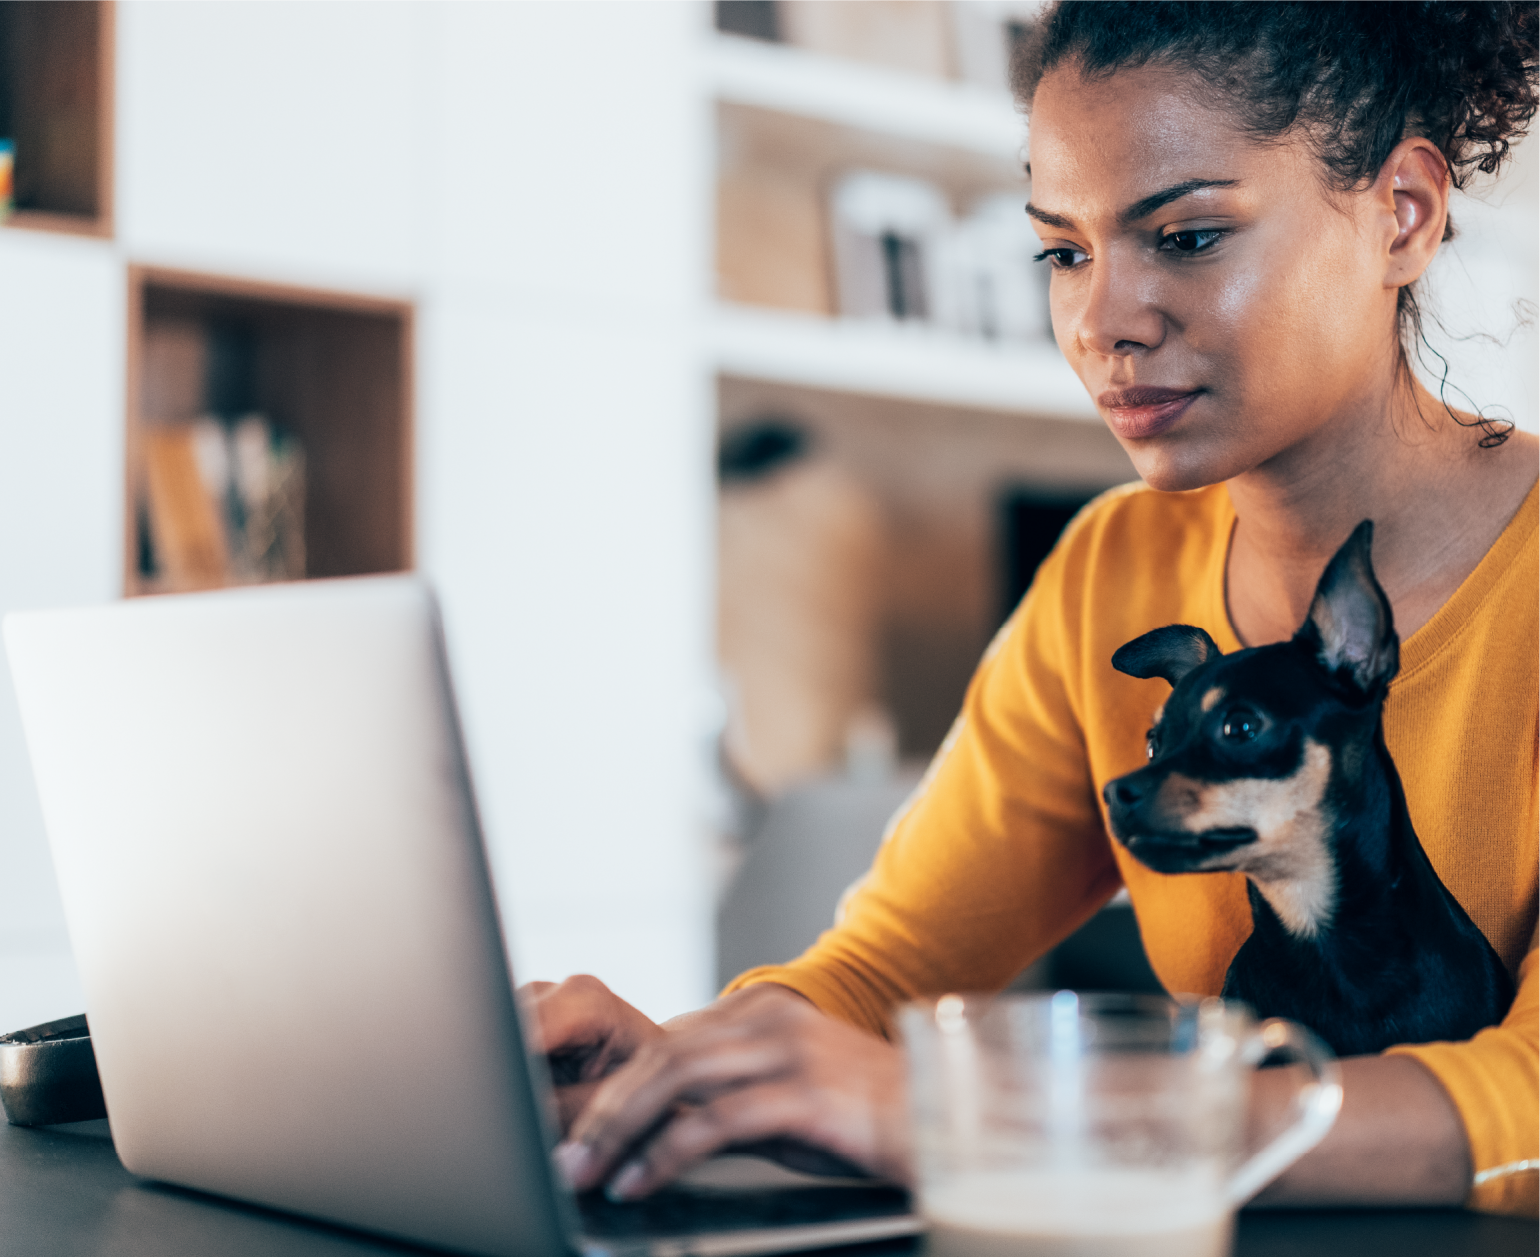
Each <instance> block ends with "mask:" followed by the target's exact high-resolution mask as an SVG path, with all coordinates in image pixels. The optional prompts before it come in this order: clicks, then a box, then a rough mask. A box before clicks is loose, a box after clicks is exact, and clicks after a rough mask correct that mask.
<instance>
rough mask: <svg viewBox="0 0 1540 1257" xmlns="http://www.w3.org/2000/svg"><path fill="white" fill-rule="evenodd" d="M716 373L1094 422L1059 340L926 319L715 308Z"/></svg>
mask: <svg viewBox="0 0 1540 1257" xmlns="http://www.w3.org/2000/svg"><path fill="white" fill-rule="evenodd" d="M708 344H709V352H710V354H711V357H712V361H713V364H714V366H715V368H716V370H717V372H718V374H720V375H725V376H738V377H743V378H746V379H754V380H769V381H775V382H778V383H784V384H796V385H801V386H804V387H807V388H818V389H828V390H833V391H836V392H842V393H857V394H864V395H869V396H874V397H887V398H897V399H906V400H911V401H916V402H929V403H932V404H936V405H943V406H962V407H971V408H974V409H981V410H997V411H1009V412H1013V413H1018V414H1030V415H1042V416H1048V417H1052V418H1059V419H1070V420H1080V421H1085V422H1088V423H1100V422H1101V419H1100V416H1099V415H1098V414H1097V411H1096V407H1095V405H1093V404H1092V402H1091V399H1090V397H1089V396H1087V394H1086V391H1085V388H1084V387H1083V386H1082V385H1081V383H1080V380H1079V378H1078V377H1077V376H1076V375H1075V373H1074V371H1073V370H1071V369H1070V366H1069V364H1068V363H1066V362H1065V361H1064V358H1063V357H1062V355H1061V354H1060V353H1059V350H1058V347H1057V346H1056V345H1052V344H1048V343H1044V344H1042V345H1029V344H1019V343H1018V344H1006V343H1001V342H992V341H981V340H978V339H975V338H972V337H967V336H963V335H961V334H959V333H955V332H948V331H945V330H942V329H939V328H934V327H929V326H926V325H923V324H914V323H907V324H897V323H885V322H879V321H875V320H873V321H870V322H868V321H865V320H854V319H827V318H818V317H816V316H810V315H799V314H789V313H783V312H780V311H769V310H761V309H756V308H750V307H745V306H733V305H727V304H719V305H718V306H717V307H716V309H715V311H714V313H713V315H712V318H711V320H710V324H709V329H708Z"/></svg>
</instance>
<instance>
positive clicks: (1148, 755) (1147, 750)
mask: <svg viewBox="0 0 1540 1257" xmlns="http://www.w3.org/2000/svg"><path fill="white" fill-rule="evenodd" d="M1159 750H1160V747H1159V745H1158V744H1157V743H1156V741H1155V730H1153V729H1151V730H1150V731H1149V732H1148V733H1147V734H1145V735H1144V758H1145V759H1154V758H1155V756H1156V754H1157V753H1158V752H1159Z"/></svg>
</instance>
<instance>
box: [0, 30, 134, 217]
mask: <svg viewBox="0 0 1540 1257" xmlns="http://www.w3.org/2000/svg"><path fill="white" fill-rule="evenodd" d="M113 25H114V11H113V5H112V3H111V0H68V2H67V3H61V2H60V0H5V2H4V3H0V139H8V140H10V141H12V142H13V143H14V144H15V148H16V153H15V172H14V187H15V212H14V213H13V214H12V215H11V216H10V217H9V218H7V219H5V220H3V221H4V224H5V225H6V226H10V227H30V228H34V229H39V230H45V231H67V232H75V233H79V234H83V235H93V236H110V235H111V234H112V149H113V109H112V101H113Z"/></svg>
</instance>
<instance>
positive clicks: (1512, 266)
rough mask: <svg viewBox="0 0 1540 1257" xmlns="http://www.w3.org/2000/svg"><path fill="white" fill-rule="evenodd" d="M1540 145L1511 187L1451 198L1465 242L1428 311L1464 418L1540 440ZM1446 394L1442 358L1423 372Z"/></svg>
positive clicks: (1477, 188) (1505, 180) (1452, 399)
mask: <svg viewBox="0 0 1540 1257" xmlns="http://www.w3.org/2000/svg"><path fill="white" fill-rule="evenodd" d="M1537 211H1540V142H1536V141H1535V140H1533V139H1530V140H1526V141H1524V142H1523V143H1522V144H1520V145H1519V146H1518V148H1517V149H1516V150H1515V152H1514V156H1513V160H1512V162H1511V163H1510V164H1509V165H1508V166H1507V167H1506V168H1505V169H1504V171H1503V174H1502V178H1501V179H1500V180H1499V181H1497V182H1495V183H1494V182H1493V181H1492V180H1491V179H1482V180H1479V181H1478V182H1476V183H1474V184H1473V185H1472V186H1471V188H1470V189H1469V190H1468V191H1466V192H1456V193H1455V194H1454V195H1453V197H1452V198H1451V203H1450V214H1451V216H1452V217H1453V218H1454V222H1455V228H1456V236H1455V239H1454V240H1452V241H1451V242H1450V243H1448V244H1446V245H1444V246H1443V248H1441V249H1440V250H1439V256H1438V257H1437V258H1435V259H1434V262H1433V265H1432V266H1431V267H1429V269H1428V274H1427V277H1426V279H1425V281H1424V287H1425V289H1426V292H1427V297H1426V299H1425V300H1424V301H1423V306H1424V308H1425V310H1426V311H1427V312H1428V314H1429V315H1430V316H1431V317H1429V318H1428V319H1427V320H1426V328H1427V333H1428V341H1429V344H1430V345H1431V346H1432V348H1433V349H1435V350H1437V351H1438V352H1439V353H1440V354H1443V355H1444V357H1445V358H1446V359H1447V360H1448V363H1449V387H1448V389H1447V390H1446V396H1447V399H1448V401H1449V403H1450V404H1451V405H1452V406H1454V407H1455V408H1456V409H1464V410H1470V409H1474V408H1479V409H1481V410H1482V411H1483V412H1484V413H1489V414H1492V415H1494V416H1496V415H1505V416H1507V417H1509V418H1511V419H1513V420H1514V421H1515V422H1516V423H1517V424H1518V425H1519V427H1521V428H1524V429H1526V430H1528V431H1530V432H1540V387H1537V375H1536V373H1537V369H1540V329H1537V327H1536V317H1535V316H1536V303H1537V302H1540V236H1537V234H1536V219H1537ZM1419 367H1420V370H1421V373H1422V375H1423V378H1424V379H1425V380H1426V381H1427V382H1428V384H1429V387H1432V388H1434V389H1435V391H1437V381H1438V373H1439V372H1440V371H1441V370H1442V368H1441V366H1440V364H1439V362H1438V359H1437V358H1436V357H1434V356H1433V355H1432V354H1425V355H1424V361H1423V362H1422V363H1421V364H1419Z"/></svg>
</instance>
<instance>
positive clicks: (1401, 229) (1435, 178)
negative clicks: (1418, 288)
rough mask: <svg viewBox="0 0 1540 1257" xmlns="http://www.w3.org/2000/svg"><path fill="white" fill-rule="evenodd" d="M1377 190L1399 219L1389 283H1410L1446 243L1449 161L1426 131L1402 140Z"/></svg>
mask: <svg viewBox="0 0 1540 1257" xmlns="http://www.w3.org/2000/svg"><path fill="white" fill-rule="evenodd" d="M1375 193H1376V199H1377V200H1378V201H1379V202H1380V204H1381V205H1382V206H1384V208H1385V209H1387V210H1389V211H1390V212H1391V213H1392V214H1394V216H1395V224H1396V234H1395V237H1394V238H1393V239H1392V240H1391V242H1390V253H1389V256H1388V257H1387V258H1386V262H1387V265H1386V269H1385V287H1387V288H1404V287H1406V285H1407V284H1410V283H1413V282H1414V281H1416V280H1417V279H1418V278H1420V277H1421V275H1422V273H1423V271H1425V270H1426V269H1427V268H1428V263H1429V262H1431V261H1432V260H1433V255H1434V254H1435V253H1437V252H1438V246H1439V245H1440V244H1441V243H1442V242H1443V239H1444V228H1445V225H1446V224H1447V223H1448V221H1449V164H1448V163H1447V162H1446V161H1445V160H1444V155H1443V154H1442V153H1440V152H1439V151H1438V149H1436V148H1435V147H1434V146H1433V144H1432V142H1431V141H1429V140H1427V139H1425V138H1423V137H1422V136H1414V137H1413V138H1412V139H1409V140H1402V141H1401V143H1399V144H1397V145H1396V147H1395V148H1394V149H1392V150H1391V154H1390V156H1389V157H1388V158H1387V159H1386V161H1385V164H1384V165H1383V166H1382V167H1381V168H1380V177H1379V178H1378V179H1377V180H1375Z"/></svg>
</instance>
